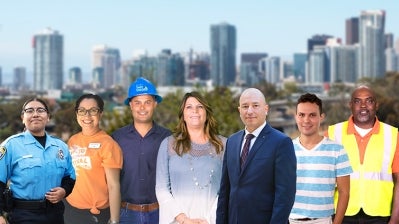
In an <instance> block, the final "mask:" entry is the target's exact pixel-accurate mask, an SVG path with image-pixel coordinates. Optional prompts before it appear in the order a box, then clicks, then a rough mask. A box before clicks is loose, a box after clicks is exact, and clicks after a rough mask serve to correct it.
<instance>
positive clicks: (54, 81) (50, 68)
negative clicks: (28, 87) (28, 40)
mask: <svg viewBox="0 0 399 224" xmlns="http://www.w3.org/2000/svg"><path fill="white" fill-rule="evenodd" d="M63 42H64V40H63V36H62V35H60V34H59V33H58V31H54V30H51V29H49V28H48V29H46V30H44V31H43V32H42V33H39V34H36V35H34V39H33V55H34V56H33V60H34V65H33V67H34V68H33V70H34V71H33V89H34V90H36V91H47V90H50V89H62V85H63V55H64V54H63Z"/></svg>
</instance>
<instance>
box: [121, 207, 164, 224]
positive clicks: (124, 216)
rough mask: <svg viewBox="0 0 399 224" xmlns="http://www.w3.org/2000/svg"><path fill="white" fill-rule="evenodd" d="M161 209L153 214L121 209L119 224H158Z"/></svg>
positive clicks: (152, 212)
mask: <svg viewBox="0 0 399 224" xmlns="http://www.w3.org/2000/svg"><path fill="white" fill-rule="evenodd" d="M158 223H159V209H157V210H154V211H151V212H136V211H132V210H130V209H127V208H122V209H121V215H120V218H119V224H158Z"/></svg>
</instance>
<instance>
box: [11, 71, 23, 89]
mask: <svg viewBox="0 0 399 224" xmlns="http://www.w3.org/2000/svg"><path fill="white" fill-rule="evenodd" d="M12 84H13V90H16V91H19V90H23V89H25V88H26V68H25V67H16V68H14V77H13V82H12Z"/></svg>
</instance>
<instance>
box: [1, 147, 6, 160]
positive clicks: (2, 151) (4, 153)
mask: <svg viewBox="0 0 399 224" xmlns="http://www.w3.org/2000/svg"><path fill="white" fill-rule="evenodd" d="M6 152H7V149H6V147H4V146H0V159H3V157H4V156H5V155H6Z"/></svg>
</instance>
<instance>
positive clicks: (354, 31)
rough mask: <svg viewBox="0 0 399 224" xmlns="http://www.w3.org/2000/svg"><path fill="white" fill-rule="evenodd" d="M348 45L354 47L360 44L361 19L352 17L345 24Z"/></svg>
mask: <svg viewBox="0 0 399 224" xmlns="http://www.w3.org/2000/svg"><path fill="white" fill-rule="evenodd" d="M345 31H346V32H345V34H346V44H347V45H353V44H356V43H358V42H359V18H358V17H352V18H349V19H347V20H346V22H345Z"/></svg>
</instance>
